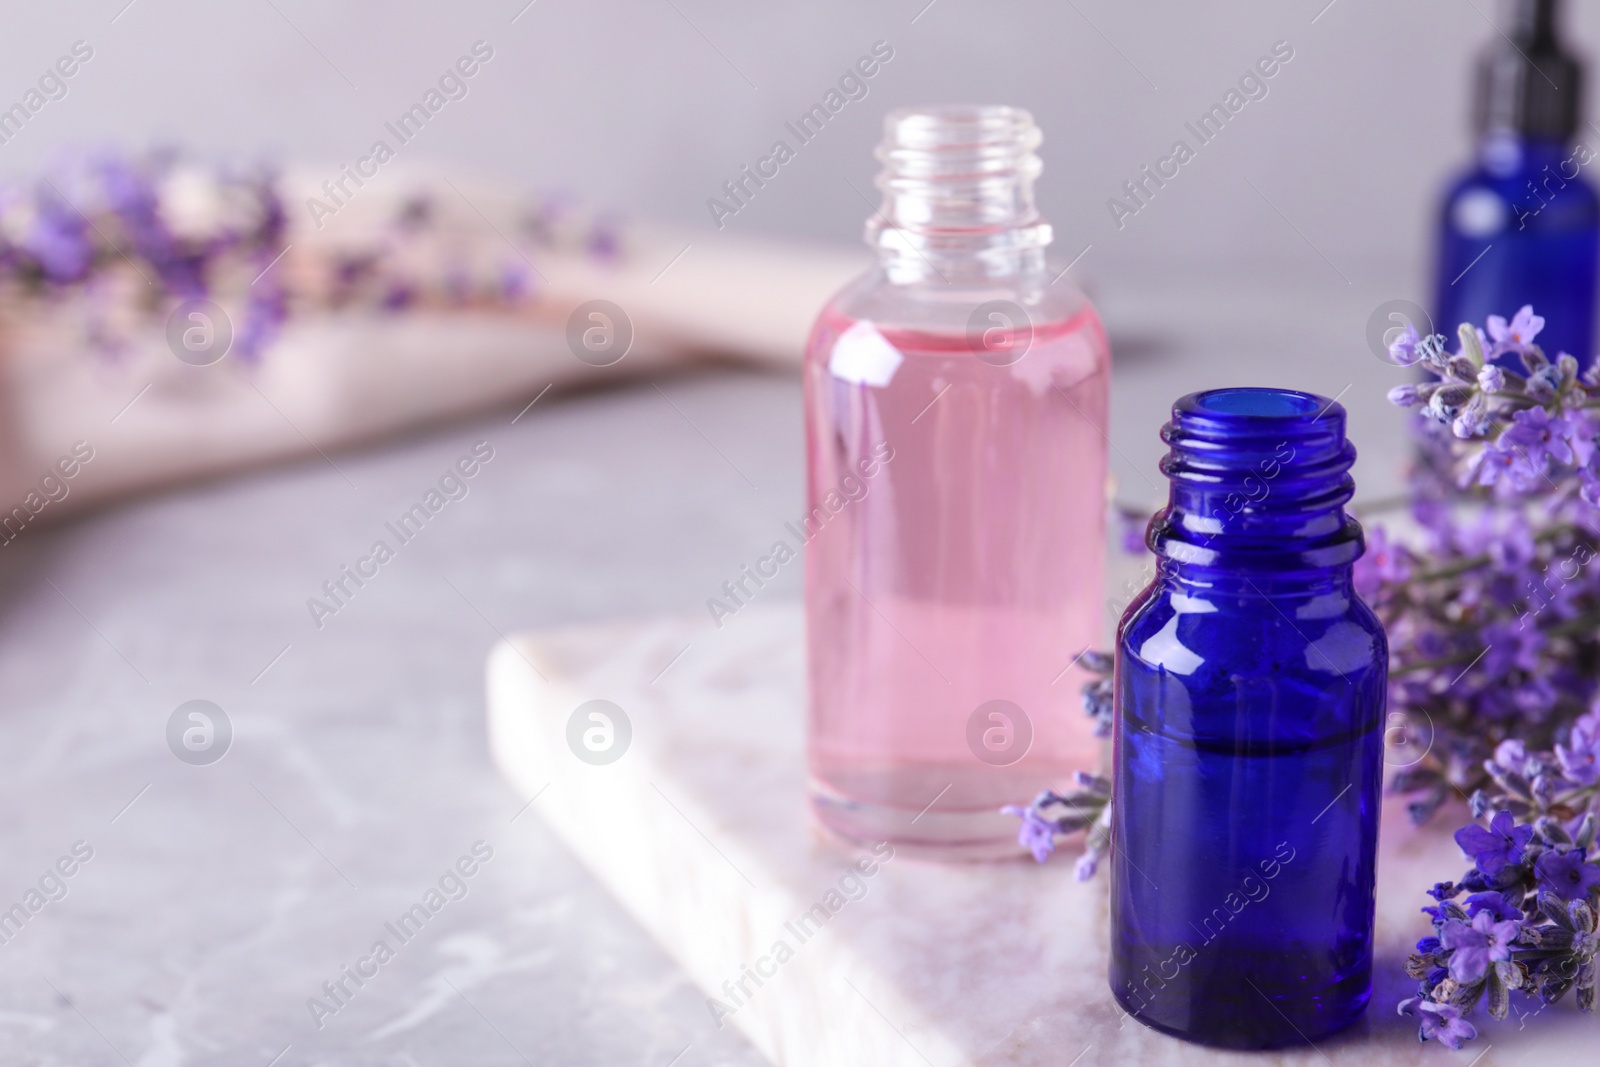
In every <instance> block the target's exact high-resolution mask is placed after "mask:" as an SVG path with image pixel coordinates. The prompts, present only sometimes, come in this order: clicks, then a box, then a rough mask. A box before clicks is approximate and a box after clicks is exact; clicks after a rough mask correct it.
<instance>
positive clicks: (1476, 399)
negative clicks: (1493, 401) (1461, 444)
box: [1451, 393, 1489, 440]
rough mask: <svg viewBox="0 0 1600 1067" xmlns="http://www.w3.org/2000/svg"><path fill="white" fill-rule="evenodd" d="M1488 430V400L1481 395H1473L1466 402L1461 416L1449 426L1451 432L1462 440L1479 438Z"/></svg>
mask: <svg viewBox="0 0 1600 1067" xmlns="http://www.w3.org/2000/svg"><path fill="white" fill-rule="evenodd" d="M1488 428H1489V400H1488V398H1487V397H1485V396H1484V395H1483V394H1482V393H1474V394H1473V395H1472V399H1471V400H1469V401H1467V406H1466V407H1465V408H1463V409H1462V411H1461V414H1460V415H1458V416H1456V420H1455V422H1454V423H1453V424H1452V425H1451V430H1452V432H1454V433H1455V435H1456V436H1457V437H1459V438H1461V439H1463V440H1466V439H1467V438H1471V437H1481V436H1483V433H1484V431H1486V430H1488Z"/></svg>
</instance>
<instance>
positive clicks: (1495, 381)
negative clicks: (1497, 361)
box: [1478, 363, 1506, 393]
mask: <svg viewBox="0 0 1600 1067" xmlns="http://www.w3.org/2000/svg"><path fill="white" fill-rule="evenodd" d="M1505 387H1506V372H1505V370H1504V369H1503V368H1501V367H1497V366H1495V365H1494V364H1493V363H1491V364H1489V366H1487V367H1485V368H1483V369H1482V370H1481V371H1479V372H1478V388H1479V389H1482V390H1483V391H1484V392H1486V393H1498V392H1499V391H1500V390H1502V389H1504V388H1505Z"/></svg>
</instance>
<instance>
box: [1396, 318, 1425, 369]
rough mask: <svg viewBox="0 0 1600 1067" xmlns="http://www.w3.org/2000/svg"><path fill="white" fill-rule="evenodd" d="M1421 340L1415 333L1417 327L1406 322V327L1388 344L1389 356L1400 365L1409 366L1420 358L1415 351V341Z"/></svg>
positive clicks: (1419, 354)
mask: <svg viewBox="0 0 1600 1067" xmlns="http://www.w3.org/2000/svg"><path fill="white" fill-rule="evenodd" d="M1421 340H1422V338H1421V336H1419V335H1418V333H1417V328H1416V327H1415V326H1413V325H1411V323H1409V322H1408V323H1406V328H1405V329H1404V330H1403V331H1401V333H1400V336H1399V337H1397V338H1395V339H1394V341H1393V342H1391V343H1390V345H1389V358H1390V359H1391V360H1393V361H1394V362H1395V363H1396V364H1398V365H1399V366H1402V367H1409V366H1411V365H1412V364H1413V363H1415V362H1416V361H1417V360H1419V359H1421V358H1422V355H1421V353H1419V352H1418V351H1417V343H1418V342H1420V341H1421Z"/></svg>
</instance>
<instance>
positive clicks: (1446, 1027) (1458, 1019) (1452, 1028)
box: [1400, 997, 1478, 1049]
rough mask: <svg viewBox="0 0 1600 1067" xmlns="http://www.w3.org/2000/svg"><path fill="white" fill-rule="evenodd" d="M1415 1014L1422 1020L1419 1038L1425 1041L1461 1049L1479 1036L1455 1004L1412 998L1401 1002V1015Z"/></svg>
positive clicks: (1475, 1028)
mask: <svg viewBox="0 0 1600 1067" xmlns="http://www.w3.org/2000/svg"><path fill="white" fill-rule="evenodd" d="M1413 1012H1415V1013H1416V1015H1417V1017H1418V1018H1419V1019H1421V1020H1422V1027H1421V1030H1420V1031H1419V1032H1418V1035H1417V1036H1418V1037H1419V1038H1420V1039H1421V1040H1423V1041H1428V1040H1437V1041H1438V1042H1439V1043H1440V1044H1441V1045H1444V1046H1446V1047H1448V1048H1453V1049H1459V1048H1460V1047H1461V1045H1462V1044H1463V1043H1464V1042H1467V1041H1471V1040H1472V1039H1473V1038H1475V1037H1477V1036H1478V1028H1477V1027H1475V1026H1473V1025H1472V1024H1471V1023H1469V1022H1467V1020H1466V1019H1464V1018H1462V1012H1461V1009H1460V1008H1458V1007H1456V1006H1455V1005H1453V1004H1441V1003H1439V1002H1438V1001H1434V1000H1423V999H1422V998H1421V997H1412V998H1410V999H1409V1000H1402V1001H1401V1002H1400V1014H1401V1015H1410V1014H1412V1013H1413Z"/></svg>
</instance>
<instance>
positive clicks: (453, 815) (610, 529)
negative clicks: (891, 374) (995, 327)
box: [0, 309, 1401, 1067]
mask: <svg viewBox="0 0 1600 1067" xmlns="http://www.w3.org/2000/svg"><path fill="white" fill-rule="evenodd" d="M1358 310H1359V309H1358ZM1354 317H1355V319H1356V320H1359V318H1360V315H1358V314H1357V315H1354ZM1196 332H1197V333H1198V334H1199V335H1201V336H1202V337H1203V336H1206V335H1207V331H1205V330H1199V331H1196ZM1211 336H1212V339H1211V340H1210V341H1203V340H1202V341H1201V342H1199V345H1200V350H1199V351H1197V352H1196V353H1194V354H1192V355H1189V356H1186V358H1183V359H1181V360H1175V359H1173V358H1172V357H1171V355H1170V353H1164V352H1163V351H1162V346H1161V345H1160V344H1159V343H1157V342H1158V341H1159V338H1157V339H1156V341H1148V342H1147V341H1141V342H1139V343H1137V344H1128V345H1126V346H1124V351H1123V352H1119V356H1118V363H1117V369H1116V376H1115V379H1116V380H1115V392H1114V402H1113V409H1112V417H1113V425H1112V427H1111V434H1112V439H1113V441H1114V442H1115V446H1114V448H1113V459H1112V465H1113V468H1114V470H1115V472H1116V473H1117V476H1118V479H1119V483H1120V485H1121V486H1122V488H1123V490H1124V491H1125V492H1126V494H1127V495H1128V496H1130V497H1132V498H1134V499H1137V500H1139V501H1141V502H1149V501H1150V500H1151V499H1153V498H1154V497H1155V495H1156V494H1157V493H1158V492H1159V486H1158V485H1157V482H1158V481H1159V475H1158V474H1156V472H1155V467H1154V463H1155V460H1156V458H1157V457H1158V456H1159V455H1160V452H1161V451H1162V446H1161V444H1160V442H1159V440H1158V439H1157V438H1156V433H1155V431H1156V429H1157V428H1158V427H1159V424H1160V422H1161V421H1162V415H1163V412H1164V410H1165V408H1166V406H1167V405H1168V404H1169V403H1170V401H1171V400H1172V398H1173V397H1174V396H1176V395H1177V394H1178V393H1179V392H1182V391H1187V390H1188V389H1191V388H1197V387H1200V386H1203V385H1206V384H1243V383H1250V382H1257V381H1262V380H1268V381H1272V382H1273V383H1274V384H1294V385H1302V386H1304V387H1306V388H1312V389H1316V390H1319V391H1323V392H1325V393H1326V394H1327V395H1330V396H1331V395H1335V394H1338V393H1340V392H1341V391H1342V392H1345V393H1347V394H1348V395H1346V396H1345V402H1346V404H1347V406H1349V407H1350V408H1351V410H1352V426H1353V427H1358V428H1360V430H1361V432H1362V434H1364V436H1363V437H1362V438H1361V441H1362V445H1363V454H1364V460H1363V465H1364V468H1365V469H1366V471H1367V472H1368V473H1367V474H1364V475H1363V478H1364V489H1365V490H1366V493H1367V495H1371V494H1372V493H1383V492H1391V491H1392V490H1393V488H1394V477H1393V474H1392V471H1393V469H1394V464H1393V463H1392V462H1391V459H1392V454H1394V453H1395V452H1396V450H1397V449H1398V448H1399V447H1400V445H1399V442H1400V440H1401V438H1400V431H1399V429H1398V425H1399V423H1398V420H1397V419H1392V418H1390V417H1389V416H1388V415H1387V414H1384V413H1383V412H1382V404H1381V396H1382V391H1383V389H1385V388H1387V386H1388V385H1389V384H1393V381H1392V380H1391V379H1392V378H1393V369H1392V368H1387V367H1383V366H1382V365H1381V364H1379V363H1378V362H1377V361H1376V360H1374V359H1373V358H1372V356H1371V355H1370V354H1369V353H1367V352H1365V351H1360V347H1361V346H1360V345H1359V344H1357V345H1356V346H1355V348H1356V350H1355V351H1352V352H1348V353H1346V355H1345V356H1331V357H1330V358H1327V359H1322V360H1317V361H1312V360H1309V359H1307V360H1304V361H1301V362H1299V363H1298V364H1297V365H1295V367H1294V368H1291V369H1293V370H1294V373H1290V374H1287V375H1285V374H1282V373H1276V372H1277V371H1278V370H1281V369H1283V368H1282V367H1281V366H1280V364H1279V363H1275V362H1274V361H1275V360H1277V359H1278V358H1279V356H1278V354H1277V353H1276V352H1275V351H1274V349H1273V348H1272V346H1270V345H1269V346H1258V347H1256V348H1255V349H1249V350H1241V348H1240V347H1239V346H1237V345H1235V344H1234V343H1233V340H1232V339H1231V338H1230V337H1229V336H1228V334H1227V331H1226V330H1224V329H1219V330H1217V331H1215V333H1214V334H1213V335H1211ZM1252 351H1253V352H1254V355H1252V354H1251V352H1252ZM1346 357H1347V358H1346ZM525 401H526V398H522V399H521V400H518V401H517V402H516V403H515V404H511V405H510V406H508V408H507V409H506V410H504V411H500V412H493V413H490V414H487V415H484V416H482V417H480V418H478V419H475V420H473V421H470V422H467V423H464V424H458V425H454V426H450V427H446V428H442V429H436V430H434V431H431V432H428V433H426V434H421V435H418V436H415V437H412V438H409V439H406V440H402V441H400V442H395V443H389V444H386V445H383V446H381V447H374V448H371V449H367V450H362V451H356V452H343V453H339V454H335V455H332V456H331V457H327V458H326V459H324V458H318V457H316V456H313V457H312V458H310V459H308V460H305V461H302V462H298V463H294V464H289V465H285V466H282V467H277V468H273V469H270V470H266V471H262V472H257V473H253V474H247V475H243V476H240V477H238V478H235V479H231V480H226V481H221V482H216V483H212V484H208V485H204V486H198V487H192V488H187V489H181V490H175V491H172V492H168V493H165V494H162V495H158V496H153V497H148V498H145V499H142V500H137V501H133V502H129V503H125V504H122V505H120V506H117V507H114V508H108V509H103V510H101V511H99V512H97V513H95V514H92V515H90V516H87V517H85V518H82V519H79V520H77V521H75V522H73V523H71V524H69V525H66V526H60V527H56V528H53V529H38V528H30V529H28V530H26V531H24V533H23V535H22V536H20V537H18V538H17V539H16V540H14V541H12V542H10V543H8V544H7V545H6V548H5V551H4V552H3V553H0V694H3V697H0V738H3V740H4V742H5V743H4V745H3V748H0V761H3V774H0V811H3V815H4V817H3V818H0V989H3V991H4V997H3V1000H0V1063H5V1064H39V1065H53V1064H72V1065H77V1067H82V1065H96V1064H137V1065H139V1067H179V1065H193V1064H228V1065H231V1067H250V1065H260V1067H266V1065H269V1064H278V1065H283V1067H290V1065H296V1064H333V1063H338V1064H357V1065H362V1064H399V1065H406V1067H462V1065H467V1064H474V1065H476V1064H482V1065H497V1064H525V1063H534V1064H541V1065H542V1064H562V1065H571V1067H581V1065H585V1064H608V1065H609V1064H621V1063H627V1064H641V1065H658V1067H668V1065H669V1064H676V1067H700V1065H708V1064H741V1065H742V1064H755V1063H758V1062H760V1061H759V1058H758V1057H757V1056H756V1054H755V1053H754V1052H753V1051H752V1050H751V1049H750V1048H749V1047H748V1046H747V1045H745V1044H743V1043H742V1041H741V1040H740V1039H739V1038H738V1037H737V1036H735V1035H734V1033H733V1031H732V1030H731V1029H730V1030H725V1031H721V1032H718V1031H716V1030H715V1029H714V1028H713V1027H712V1025H711V1020H710V1018H709V1017H708V1015H707V1013H706V1010H705V1005H704V1001H703V999H702V997H701V996H700V995H698V994H697V993H696V991H695V990H694V989H693V987H692V986H691V985H690V984H689V983H688V981H687V980H686V979H685V977H684V976H683V975H682V974H681V972H679V971H678V970H677V968H676V967H675V966H674V965H673V964H672V962H671V961H670V960H669V959H668V958H667V957H666V956H665V955H664V954H663V953H662V952H661V951H660V950H659V949H658V948H657V947H656V946H655V945H654V944H653V943H652V942H651V941H650V940H649V939H648V938H647V937H646V936H645V935H644V934H643V933H642V932H641V931H640V930H639V929H638V928H637V927H636V926H635V925H634V924H633V923H632V922H631V920H630V919H629V918H628V917H627V916H626V915H625V914H624V913H623V912H622V911H621V909H620V908H619V907H618V906H617V905H616V904H615V903H613V902H612V901H611V900H610V899H609V898H608V897H607V896H606V895H605V894H604V892H603V891H602V890H601V889H600V888H599V887H598V885H597V883H596V882H594V881H593V880H592V879H591V878H590V877H589V876H588V875H587V874H586V873H585V871H584V870H583V869H582V868H581V867H580V866H579V865H578V863H577V862H576V861H575V860H574V859H573V858H572V857H571V856H570V855H569V854H568V853H566V852H565V851H564V850H563V849H562V848H561V847H559V846H558V845H556V844H555V843H554V840H553V838H552V837H551V836H550V834H549V832H548V831H547V830H546V829H545V828H544V827H543V826H542V825H541V824H540V822H539V820H538V818H537V815H535V814H519V811H518V807H519V805H518V804H517V803H516V802H515V801H514V799H513V795H512V793H511V791H510V790H509V789H508V788H507V787H506V786H505V785H504V784H503V783H502V782H501V781H500V779H499V778H498V776H497V775H496V773H495V772H494V770H493V769H492V768H491V766H490V764H489V760H488V756H487V752H486V748H485V736H484V714H483V704H484V692H483V672H484V659H485V654H486V653H487V651H488V650H489V648H490V647H491V646H492V644H493V643H494V642H495V641H496V640H498V639H499V637H500V636H501V635H503V634H508V633H511V632H514V631H518V630H525V629H530V628H539V627H547V626H556V625H561V624H564V623H576V622H586V621H592V620H596V619H603V618H615V617H627V616H648V615H652V614H659V613H668V612H690V611H698V610H703V605H704V602H705V598H706V597H708V596H711V595H712V594H713V593H715V592H716V591H717V590H718V589H719V588H720V586H721V584H722V582H723V581H724V580H725V579H727V578H728V577H730V576H731V575H733V574H734V573H735V572H736V571H737V568H738V564H739V562H740V561H742V560H745V559H748V558H751V556H752V555H753V554H754V553H755V552H757V551H758V550H760V549H761V548H763V547H765V544H766V543H767V542H768V540H769V539H770V538H769V534H770V531H771V530H772V529H773V528H774V527H775V525H777V524H780V523H781V522H782V521H783V520H785V519H790V518H793V516H794V515H795V514H798V513H799V511H800V510H802V508H801V484H802V483H801V470H802V466H803V457H802V454H801V424H800V392H799V386H798V381H797V379H796V378H795V377H794V376H780V375H760V374H754V373H746V372H738V371H707V372H697V373H693V374H685V375H682V376H675V377H660V378H657V379H656V380H654V381H638V380H635V381H633V382H631V383H628V384H624V385H621V386H620V387H619V388H617V389H614V390H608V391H594V392H588V393H580V394H576V395H569V396H566V397H560V396H556V395H551V396H549V397H546V398H544V399H543V400H541V401H540V402H539V403H538V404H537V405H535V406H534V407H532V408H531V409H529V410H527V411H526V412H525V413H523V414H521V415H520V416H518V408H519V407H520V406H521V404H522V403H524V402H525ZM514 417H515V421H514V422H513V418H514ZM480 443H483V444H480ZM475 446H476V447H477V448H478V449H479V451H480V454H482V452H483V451H484V450H485V449H488V448H492V450H493V457H492V459H490V460H488V461H487V462H484V463H481V464H480V465H479V466H478V468H477V469H476V473H475V474H474V475H473V477H471V478H470V479H462V481H461V482H460V483H456V482H453V481H452V482H449V483H447V488H449V489H450V491H451V492H452V493H453V494H454V495H455V496H460V493H461V491H462V489H463V488H464V490H465V496H462V497H461V498H460V499H448V500H446V502H445V503H444V505H443V506H442V507H441V508H440V510H439V511H438V513H437V514H435V515H433V517H432V518H431V519H430V520H429V521H428V522H427V524H426V525H425V526H423V527H422V528H421V529H420V531H417V532H414V533H412V534H411V535H410V536H409V537H408V538H406V539H405V540H404V543H401V541H400V539H398V538H396V537H395V536H394V534H393V533H392V532H391V531H390V530H389V527H388V526H386V524H394V523H397V522H398V521H399V519H400V517H401V516H402V515H405V514H406V513H407V512H408V511H409V509H411V508H412V506H413V505H414V504H417V503H419V502H421V501H424V499H425V497H426V494H428V492H429V491H430V490H433V489H436V488H437V487H438V486H439V484H440V480H441V478H443V477H444V476H446V475H447V474H448V473H449V472H450V471H451V470H452V469H453V468H454V467H455V465H456V464H457V462H458V460H461V459H462V458H463V457H466V456H469V455H470V454H471V453H472V451H473V449H474V447H475ZM470 465H471V464H468V466H470ZM1358 473H1360V470H1359V469H1358ZM458 485H459V487H458ZM378 540H384V541H385V542H387V543H388V544H389V545H390V546H391V548H393V549H394V551H393V555H392V558H388V559H386V560H385V561H383V562H381V563H379V562H376V561H375V560H373V558H372V548H373V545H374V542H376V541H378ZM363 560H365V561H366V562H363ZM347 566H348V567H352V568H355V567H360V568H363V569H364V570H365V571H366V573H368V574H369V575H371V576H370V577H367V578H365V579H363V584H361V585H359V586H357V585H356V584H355V583H354V581H353V580H352V579H350V578H348V577H346V576H345V572H344V571H343V568H345V567H347ZM374 570H375V571H376V573H375V574H374V573H373V571H374ZM799 578H800V572H799V570H798V569H794V570H786V571H785V572H783V574H782V575H780V576H779V578H778V579H777V580H776V581H774V582H772V583H770V584H769V585H768V587H766V588H765V589H763V591H762V593H761V595H762V596H763V597H772V598H778V597H794V596H797V595H798V593H799ZM340 582H342V584H343V587H344V591H343V593H341V594H340V596H339V600H338V601H335V600H333V599H332V598H331V597H329V596H328V595H327V593H326V592H325V591H324V583H340ZM311 598H320V599H321V600H322V602H323V603H324V604H325V605H326V606H327V608H328V610H325V611H318V612H313V610H312V609H311V608H310V607H309V606H308V600H310V599H311ZM319 624H320V625H319ZM192 700H205V701H210V702H212V703H214V704H215V705H216V706H217V707H218V708H220V709H222V711H223V713H224V714H225V715H226V717H227V722H228V724H229V725H230V726H231V730H232V737H231V740H230V741H228V742H227V751H226V754H225V756H223V757H222V758H221V759H220V760H218V761H216V762H213V763H210V764H207V765H198V764H197V762H196V761H198V760H203V759H205V758H208V757H209V756H210V755H211V754H212V753H213V752H215V751H216V750H217V748H216V746H218V745H219V744H220V743H221V738H222V731H220V730H217V731H214V732H213V733H212V735H211V736H210V738H209V743H210V745H211V746H212V747H210V748H207V747H205V745H206V742H207V738H206V736H205V735H204V733H203V731H202V733H201V734H200V735H195V737H194V738H193V739H192V740H193V743H194V744H195V745H196V746H197V747H196V748H195V749H194V750H191V749H188V748H185V747H184V742H183V734H184V730H185V729H192V728H195V727H194V723H195V722H196V721H197V720H190V719H188V718H187V717H186V713H178V709H179V707H180V705H184V704H185V703H186V702H188V701H192ZM175 713H177V714H178V720H179V721H178V723H177V725H176V727H172V726H171V722H172V720H173V719H174V716H175ZM217 725H218V726H220V725H221V724H220V723H218V724H217ZM169 738H170V740H169ZM175 752H182V753H185V754H186V756H187V760H186V759H180V758H179V757H178V755H176V754H175ZM197 753H198V755H197ZM475 849H476V854H475V852H474V850H475ZM486 854H487V855H488V858H487V859H484V858H483V857H484V856H485V855H486ZM85 855H87V857H88V858H87V859H85V858H84V856H85ZM68 871H70V872H71V873H70V875H69V874H67V873H65V872H68ZM462 871H470V876H468V875H466V874H461V873H457V872H462ZM430 894H432V896H431V897H430ZM419 903H420V904H424V905H427V904H430V903H432V904H436V905H440V906H438V907H437V908H436V910H429V909H427V908H424V911H425V912H426V913H427V914H428V916H429V917H428V919H427V921H426V923H425V925H424V924H423V923H422V922H421V921H420V920H415V919H413V920H412V922H411V925H407V924H406V922H405V921H404V917H405V916H408V915H415V914H416V912H415V911H414V910H413V909H414V906H416V905H418V904H419ZM5 909H10V910H9V912H7V911H5ZM8 916H9V918H8ZM397 923H399V924H400V925H399V926H396V924H397ZM380 941H382V942H384V943H385V945H386V950H385V951H384V952H383V953H378V952H377V951H376V946H377V943H378V942H380ZM363 975H365V977H363ZM319 1004H320V1007H318V1005H319ZM275 1058H276V1059H275ZM675 1058H676V1059H675Z"/></svg>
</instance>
